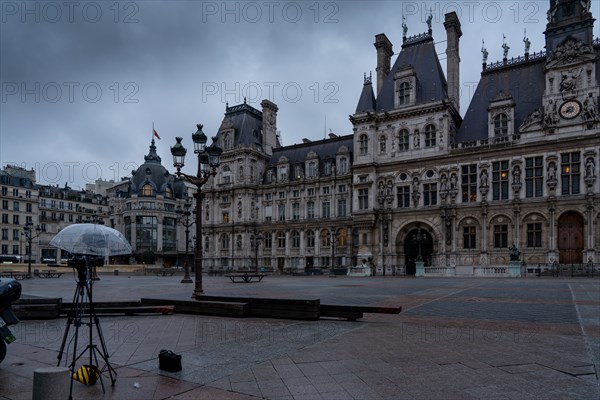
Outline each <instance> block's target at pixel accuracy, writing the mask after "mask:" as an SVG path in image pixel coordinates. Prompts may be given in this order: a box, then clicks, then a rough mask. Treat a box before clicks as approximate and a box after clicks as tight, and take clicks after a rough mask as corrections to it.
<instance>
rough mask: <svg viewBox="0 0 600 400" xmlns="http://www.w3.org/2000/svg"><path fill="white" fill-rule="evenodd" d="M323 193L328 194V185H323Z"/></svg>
mask: <svg viewBox="0 0 600 400" xmlns="http://www.w3.org/2000/svg"><path fill="white" fill-rule="evenodd" d="M323 194H329V186H323Z"/></svg>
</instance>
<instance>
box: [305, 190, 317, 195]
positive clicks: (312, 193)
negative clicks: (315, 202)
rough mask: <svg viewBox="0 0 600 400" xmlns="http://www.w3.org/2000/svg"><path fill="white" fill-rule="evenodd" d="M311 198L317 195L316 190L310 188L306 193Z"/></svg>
mask: <svg viewBox="0 0 600 400" xmlns="http://www.w3.org/2000/svg"><path fill="white" fill-rule="evenodd" d="M306 193H307V194H308V195H309V196H314V195H315V188H308V190H307V192H306Z"/></svg>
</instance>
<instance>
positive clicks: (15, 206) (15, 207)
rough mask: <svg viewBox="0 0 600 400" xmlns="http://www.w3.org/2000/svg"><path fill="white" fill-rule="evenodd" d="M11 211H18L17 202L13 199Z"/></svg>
mask: <svg viewBox="0 0 600 400" xmlns="http://www.w3.org/2000/svg"><path fill="white" fill-rule="evenodd" d="M13 211H19V202H18V201H13Z"/></svg>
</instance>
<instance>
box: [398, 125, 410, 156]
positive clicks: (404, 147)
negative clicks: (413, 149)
mask: <svg viewBox="0 0 600 400" xmlns="http://www.w3.org/2000/svg"><path fill="white" fill-rule="evenodd" d="M398 150H399V151H408V131H407V130H406V129H403V130H401V131H400V133H399V134H398Z"/></svg>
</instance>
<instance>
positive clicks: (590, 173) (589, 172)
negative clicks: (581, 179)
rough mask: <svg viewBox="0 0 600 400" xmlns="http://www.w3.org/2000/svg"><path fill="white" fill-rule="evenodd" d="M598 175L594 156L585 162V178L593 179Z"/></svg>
mask: <svg viewBox="0 0 600 400" xmlns="http://www.w3.org/2000/svg"><path fill="white" fill-rule="evenodd" d="M595 176H596V164H595V163H594V159H593V158H592V157H590V158H588V159H587V160H586V162H585V179H586V180H587V179H593V178H594V177H595Z"/></svg>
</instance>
